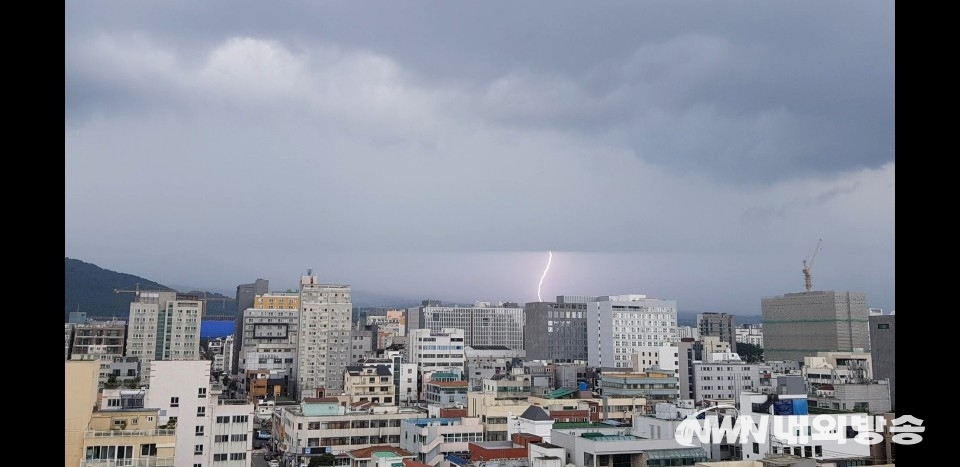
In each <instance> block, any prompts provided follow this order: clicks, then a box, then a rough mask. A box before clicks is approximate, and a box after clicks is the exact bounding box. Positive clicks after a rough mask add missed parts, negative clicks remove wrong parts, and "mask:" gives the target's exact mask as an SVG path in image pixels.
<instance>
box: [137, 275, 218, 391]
mask: <svg viewBox="0 0 960 467" xmlns="http://www.w3.org/2000/svg"><path fill="white" fill-rule="evenodd" d="M202 310H203V301H202V300H179V299H178V298H177V293H176V292H173V291H142V290H141V291H137V298H136V301H134V302H133V303H131V304H130V318H129V320H128V321H127V351H126V354H125V356H127V357H137V358H139V359H140V365H141V368H144V369H146V368H149V367H150V362H152V361H154V360H197V359H199V358H200V320H201V313H202ZM149 378H150V374H149V373H145V374H144V378H143V379H144V382H147V381H149Z"/></svg>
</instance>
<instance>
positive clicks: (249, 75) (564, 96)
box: [64, 0, 896, 314]
mask: <svg viewBox="0 0 960 467" xmlns="http://www.w3.org/2000/svg"><path fill="white" fill-rule="evenodd" d="M894 6H895V5H894V2H893V1H874V0H870V1H845V2H827V1H780V2H758V1H749V2H740V1H723V2H692V1H677V2H666V1H662V2H619V1H613V2H571V1H529V2H475V1H466V2H426V1H403V2H388V1H373V2H346V1H344V2H339V1H318V2H280V3H277V2H251V1H205V2H196V1H171V0H165V1H139V2H129V1H99V2H67V3H65V38H64V39H65V42H64V48H65V50H64V53H65V54H64V62H65V63H64V64H65V103H64V104H65V183H66V186H65V223H66V225H65V227H66V232H65V253H66V256H67V257H70V258H75V259H79V260H82V261H86V262H90V263H94V264H96V265H98V266H100V267H102V268H106V269H110V270H114V271H119V272H124V273H130V274H135V275H138V276H141V277H145V278H148V279H151V280H156V281H159V282H161V283H165V284H189V285H190V286H194V287H198V288H205V289H208V290H211V291H217V292H222V293H226V294H228V295H231V296H232V295H233V293H234V291H235V289H236V286H237V285H238V284H241V283H249V282H253V281H254V280H256V279H257V278H264V279H268V280H270V285H271V289H276V290H283V289H287V288H295V287H296V286H297V282H298V279H299V277H300V275H301V274H304V273H306V271H307V269H313V273H314V274H315V275H317V276H318V277H319V279H320V280H321V281H323V282H330V283H344V284H350V285H351V286H352V287H353V288H354V290H358V291H359V290H362V291H368V292H371V293H377V294H384V295H391V296H398V297H406V298H411V299H417V300H419V299H425V298H439V299H442V300H450V301H459V302H473V301H475V300H483V301H501V300H502V301H513V302H519V303H524V302H530V301H536V300H537V291H538V284H539V281H540V278H541V276H542V275H543V272H544V269H545V266H546V264H547V261H548V254H549V253H548V252H550V251H552V252H553V259H552V262H551V268H550V270H549V271H548V272H547V274H546V275H545V277H544V280H543V284H542V287H541V289H542V296H543V299H544V300H553V299H554V298H555V297H556V296H557V295H614V294H631V293H632V294H646V295H647V296H649V297H654V298H663V299H671V300H676V301H677V305H678V308H679V309H680V310H697V311H718V312H730V313H735V314H759V313H760V299H761V297H764V296H771V295H781V294H784V293H790V292H802V291H803V290H804V279H803V273H802V268H803V264H802V261H803V260H804V259H805V258H807V259H811V258H812V255H813V253H814V249H815V247H816V246H817V242H818V240H819V239H821V238H822V239H823V242H822V249H821V250H820V252H819V253H818V254H817V255H816V259H815V263H814V264H813V267H812V278H813V289H814V290H848V291H855V292H864V293H866V294H867V300H868V304H869V306H871V307H879V308H884V309H885V310H891V309H894V307H895V302H894V279H895V273H894V266H895V262H894V186H895V183H894V182H895V172H896V165H895V154H894V142H895V141H894V130H895V127H894V112H895V108H894V97H895V95H894V63H895V55H894V44H895V37H894Z"/></svg>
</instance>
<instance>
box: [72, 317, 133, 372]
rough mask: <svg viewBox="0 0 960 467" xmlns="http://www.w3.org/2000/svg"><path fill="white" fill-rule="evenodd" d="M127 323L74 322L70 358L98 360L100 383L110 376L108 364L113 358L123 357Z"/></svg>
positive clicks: (112, 321) (119, 321) (111, 321)
mask: <svg viewBox="0 0 960 467" xmlns="http://www.w3.org/2000/svg"><path fill="white" fill-rule="evenodd" d="M126 333H127V323H126V322H124V321H121V320H109V321H87V322H86V323H83V324H75V325H74V329H73V343H72V345H71V346H70V349H71V351H70V360H96V361H98V362H100V385H103V383H106V382H107V379H109V378H110V374H111V371H110V365H111V364H112V363H113V361H114V359H115V358H123V352H124V347H125V345H124V340H125V338H126Z"/></svg>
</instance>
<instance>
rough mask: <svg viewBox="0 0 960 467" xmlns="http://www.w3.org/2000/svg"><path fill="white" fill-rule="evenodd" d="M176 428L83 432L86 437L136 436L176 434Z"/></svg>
mask: <svg viewBox="0 0 960 467" xmlns="http://www.w3.org/2000/svg"><path fill="white" fill-rule="evenodd" d="M176 433H177V430H175V429H162V428H158V429H155V430H90V431H85V432H84V433H83V437H84V438H136V437H151V436H176Z"/></svg>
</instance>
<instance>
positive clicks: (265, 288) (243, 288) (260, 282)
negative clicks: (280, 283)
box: [231, 279, 270, 375]
mask: <svg viewBox="0 0 960 467" xmlns="http://www.w3.org/2000/svg"><path fill="white" fill-rule="evenodd" d="M269 290H270V281H268V280H266V279H257V280H256V281H255V282H253V283H252V284H240V285H238V286H237V318H236V320H235V321H234V325H233V329H234V338H235V340H236V341H235V342H234V345H233V354H232V355H233V362H235V363H237V364H235V365H234V366H233V368H231V370H232V372H231V374H234V375H236V374H240V373H243V371H242V367H241V366H240V365H239V364H238V363H239V362H240V354H241V353H242V349H243V336H242V335H241V334H242V333H241V330H242V329H243V320H244V315H243V312H244V310H246V309H247V308H253V307H254V303H255V300H256V296H257V295H263V294H265V293H267V292H269Z"/></svg>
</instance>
